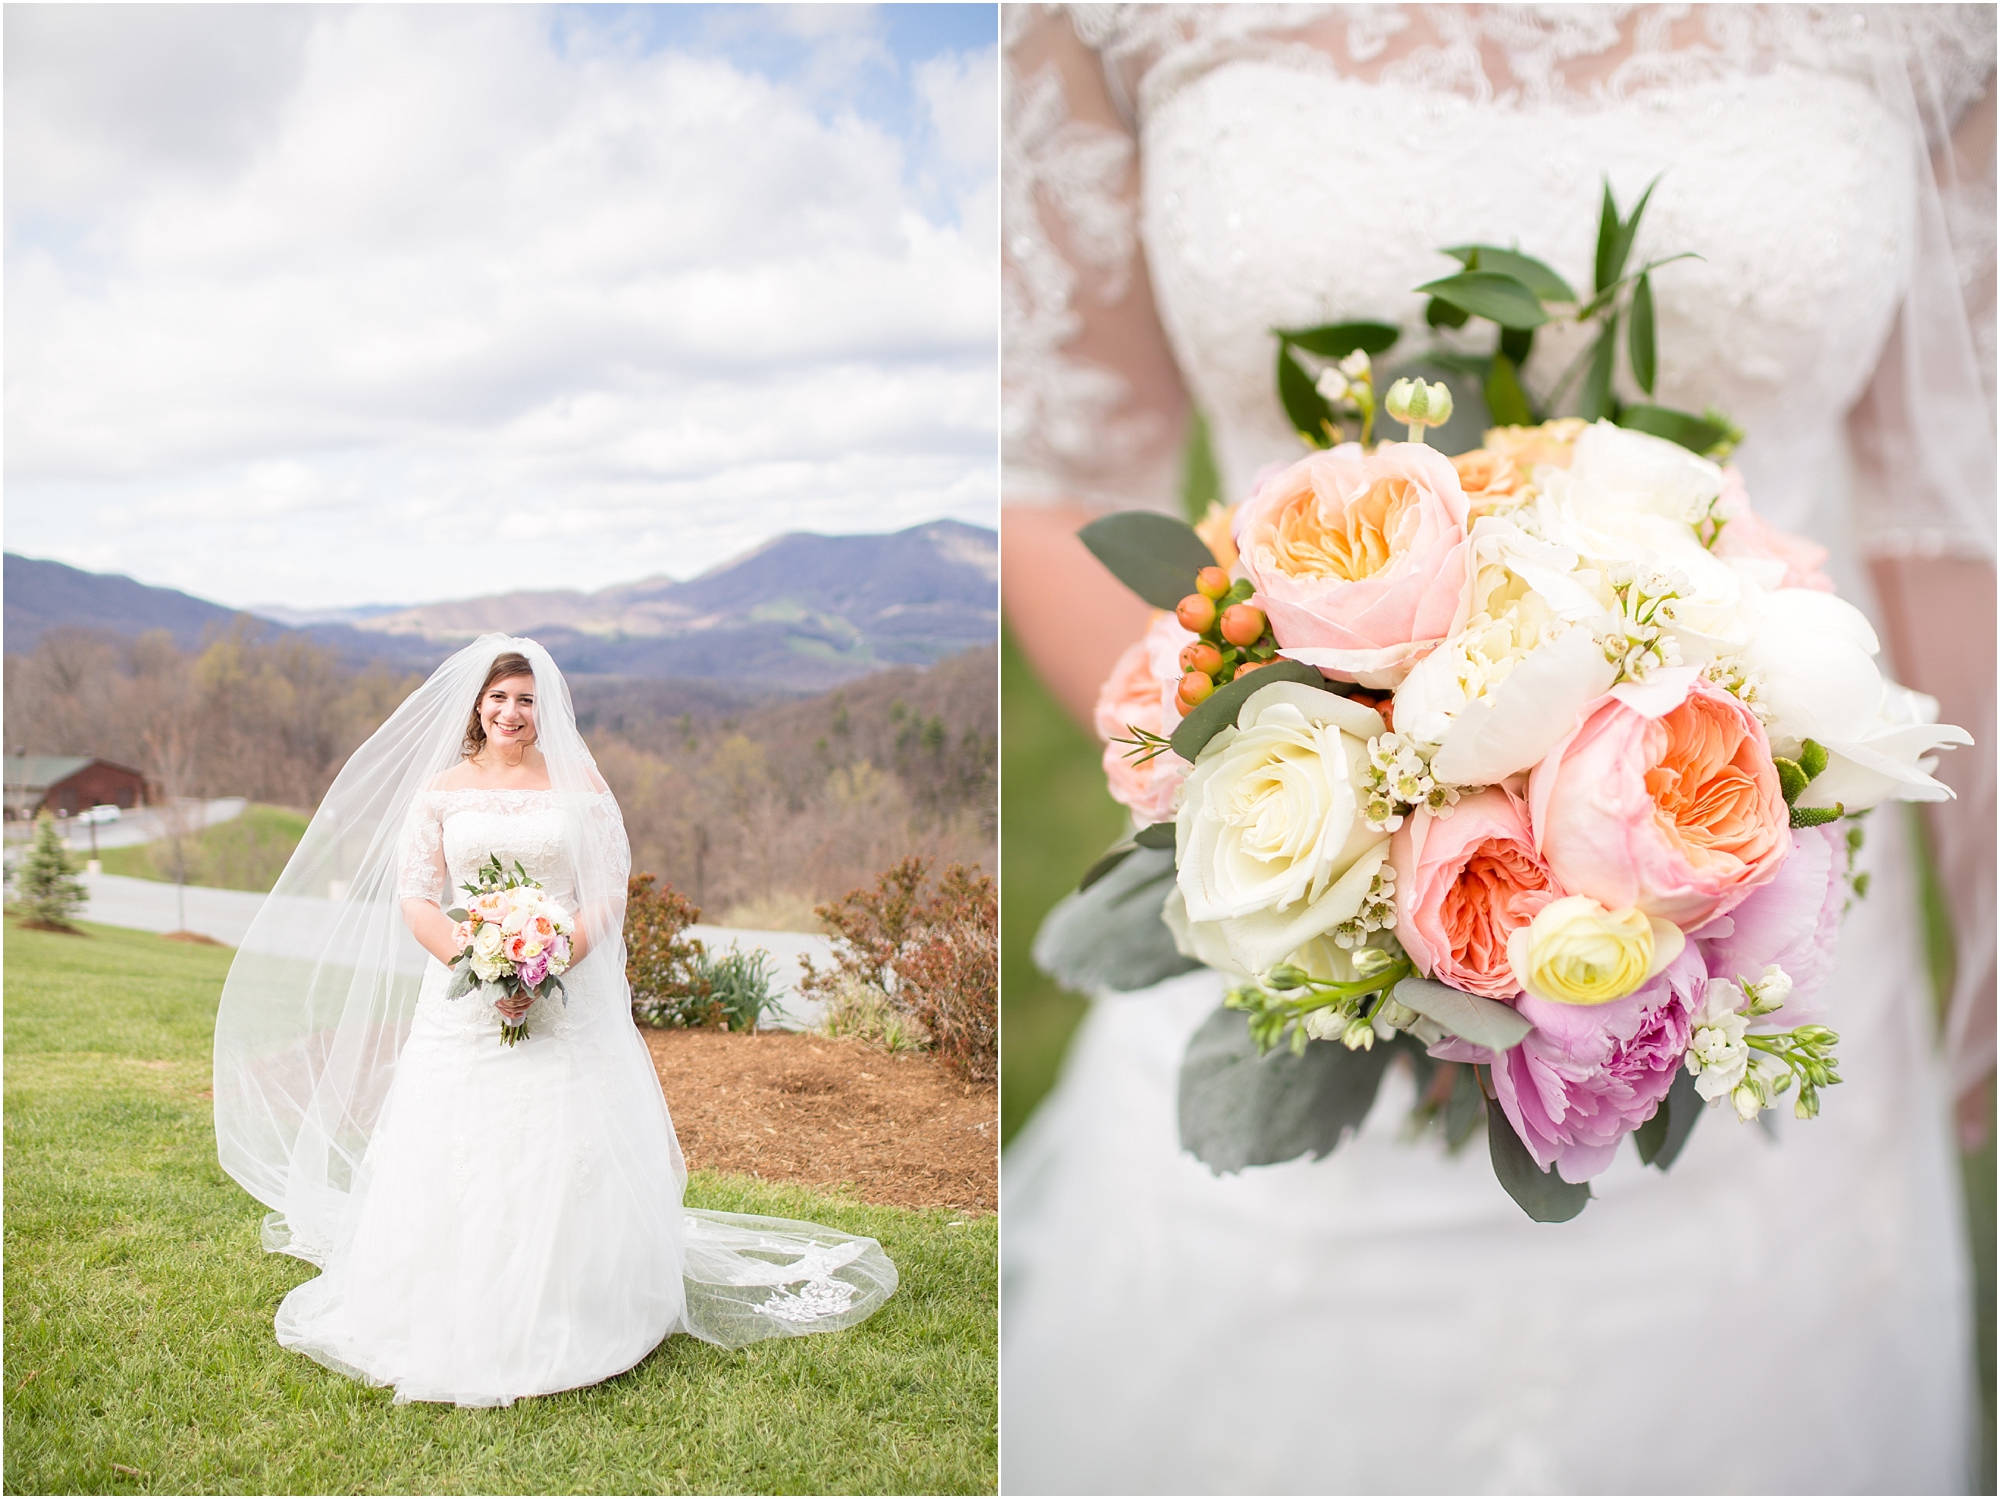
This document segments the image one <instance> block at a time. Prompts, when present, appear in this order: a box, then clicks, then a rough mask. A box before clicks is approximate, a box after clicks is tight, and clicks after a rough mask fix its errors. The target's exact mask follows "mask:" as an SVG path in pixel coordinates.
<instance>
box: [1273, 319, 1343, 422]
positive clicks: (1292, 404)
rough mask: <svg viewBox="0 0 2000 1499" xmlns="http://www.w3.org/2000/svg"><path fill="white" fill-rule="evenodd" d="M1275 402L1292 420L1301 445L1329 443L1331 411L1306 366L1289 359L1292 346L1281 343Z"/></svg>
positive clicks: (1279, 346) (1292, 358)
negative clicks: (1278, 402)
mask: <svg viewBox="0 0 2000 1499" xmlns="http://www.w3.org/2000/svg"><path fill="white" fill-rule="evenodd" d="M1278 399H1279V400H1280V401H1282V402H1283V403H1284V407H1285V415H1286V416H1287V417H1289V418H1291V423H1292V430H1293V431H1295V432H1297V433H1298V434H1299V436H1300V437H1301V438H1302V439H1303V440H1304V441H1306V442H1307V443H1310V444H1311V445H1312V446H1313V447H1316V448H1323V447H1326V446H1327V445H1328V443H1330V442H1331V441H1332V437H1331V435H1330V434H1329V432H1328V426H1329V424H1330V423H1331V422H1332V421H1333V408H1332V407H1331V406H1329V405H1327V403H1326V397H1325V396H1322V395H1321V394H1320V393H1319V388H1318V386H1317V385H1316V384H1315V383H1314V381H1313V377H1312V376H1311V375H1308V374H1307V373H1306V371H1305V366H1304V365H1302V364H1300V363H1299V362H1298V360H1297V359H1295V358H1294V357H1293V356H1292V350H1291V346H1290V345H1289V344H1285V343H1282V342H1281V343H1280V344H1279V345H1278Z"/></svg>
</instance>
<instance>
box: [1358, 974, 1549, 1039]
mask: <svg viewBox="0 0 2000 1499" xmlns="http://www.w3.org/2000/svg"><path fill="white" fill-rule="evenodd" d="M1390 997H1391V998H1392V999H1394V1000H1395V1001H1396V1003H1398V1004H1402V1005H1408V1006H1409V1007H1410V1008H1411V1009H1413V1010H1415V1011H1416V1012H1417V1013H1418V1014H1419V1015H1427V1016H1429V1017H1430V1018H1431V1019H1432V1020H1435V1021H1436V1022H1437V1023H1438V1024H1439V1025H1441V1026H1443V1027H1444V1028H1445V1029H1446V1030H1448V1031H1450V1032H1451V1033H1452V1034H1453V1035H1454V1036H1458V1037H1460V1038H1461V1039H1463V1040H1466V1041H1470V1042H1471V1043H1472V1044H1473V1045H1474V1046H1484V1047H1488V1048H1490V1049H1491V1050H1493V1051H1507V1050H1509V1049H1510V1048H1512V1047H1515V1046H1519V1045H1520V1044H1521V1038H1522V1037H1523V1036H1525V1035H1527V1034H1528V1032H1529V1031H1531V1030H1533V1029H1534V1026H1532V1025H1531V1024H1529V1023H1528V1022H1527V1021H1526V1020H1523V1019H1522V1018H1521V1015H1520V1012H1519V1011H1517V1010H1515V1008H1514V1007H1513V1006H1512V1005H1503V1004H1501V1003H1500V1002H1499V1001H1498V1000H1496V999H1483V998H1481V997H1480V996H1479V995H1477V994H1467V993H1464V992H1463V991H1462V990H1458V989H1454V988H1452V987H1451V986H1450V985H1449V984H1440V983H1438V982H1437V981H1436V980H1434V979H1420V978H1407V979H1404V980H1403V981H1402V982H1401V983H1400V984H1398V985H1396V987H1395V989H1394V990H1392V991H1391V993H1390Z"/></svg>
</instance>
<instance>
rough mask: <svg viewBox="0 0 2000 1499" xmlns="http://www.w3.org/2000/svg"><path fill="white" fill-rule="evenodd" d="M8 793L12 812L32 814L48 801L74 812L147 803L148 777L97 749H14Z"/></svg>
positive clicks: (52, 807)
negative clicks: (29, 752) (82, 752)
mask: <svg viewBox="0 0 2000 1499" xmlns="http://www.w3.org/2000/svg"><path fill="white" fill-rule="evenodd" d="M5 794H6V803H7V815H8V817H10V818H22V819H26V818H32V817H33V816H34V815H35V814H36V813H37V812H39V811H41V810H42V808H44V807H47V808H48V809H49V811H51V812H53V813H55V815H56V816H58V817H74V816H75V815H76V814H77V813H79V812H82V811H84V810H86V809H88V808H90V807H99V806H104V805H106V804H109V805H111V806H114V807H143V806H145V805H146V777H145V776H144V775H142V774H141V773H140V772H138V771H136V770H134V769H132V768H131V767H130V766H129V765H119V764H116V763H115V762H113V761H110V760H100V759H98V758H96V757H95V756H93V755H9V756H7V765H6V791H5Z"/></svg>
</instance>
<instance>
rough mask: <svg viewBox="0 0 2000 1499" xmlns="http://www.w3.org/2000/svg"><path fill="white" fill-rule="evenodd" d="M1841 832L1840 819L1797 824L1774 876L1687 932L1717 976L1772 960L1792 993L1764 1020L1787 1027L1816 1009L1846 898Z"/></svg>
mask: <svg viewBox="0 0 2000 1499" xmlns="http://www.w3.org/2000/svg"><path fill="white" fill-rule="evenodd" d="M1846 875H1847V835H1846V834H1845V833H1844V832H1843V831H1842V830H1841V828H1840V826H1839V825H1838V824H1828V825H1827V826H1825V827H1817V828H1798V829H1795V830H1794V831H1793V833H1792V851H1791V854H1790V856H1789V857H1787V858H1786V860H1785V862H1784V865H1783V866H1782V867H1781V868H1780V869H1779V870H1778V874H1777V877H1776V878H1775V879H1773V880H1772V881H1771V882H1770V883H1769V884H1767V885H1760V886H1758V887H1757V888H1756V889H1755V890H1753V891H1751V892H1750V894H1749V895H1748V896H1747V897H1745V899H1744V900H1743V901H1742V903H1741V904H1739V905H1737V906H1736V907H1735V908H1734V909H1732V910H1731V911H1730V912H1729V913H1728V914H1727V915H1726V916H1718V917H1717V918H1716V919H1715V920H1714V921H1711V922H1709V923H1708V925H1707V926H1704V927H1702V928H1701V929H1700V930H1699V931H1696V932H1694V933H1692V934H1691V935H1692V936H1693V937H1695V938H1696V940H1697V941H1699V942H1700V944H1701V947H1702V950H1703V952H1704V953H1705V954H1706V955H1707V958H1708V971H1709V972H1710V973H1712V974H1714V975H1715V976H1716V977H1717V978H1726V979H1736V980H1738V981H1739V982H1740V981H1742V980H1744V979H1757V978H1761V977H1762V976H1763V973H1764V968H1765V965H1766V964H1769V963H1776V964H1777V965H1778V966H1779V967H1780V968H1782V969H1784V970H1785V976H1786V977H1787V978H1789V979H1790V980H1791V981H1792V993H1791V997H1790V998H1789V999H1787V1000H1786V1001H1785V1004H1784V1008H1783V1009H1782V1010H1780V1011H1778V1012H1777V1013H1776V1016H1775V1018H1774V1019H1773V1020H1772V1021H1771V1022H1770V1023H1771V1024H1773V1025H1776V1026H1779V1027H1781V1028H1784V1029H1789V1028H1790V1027H1792V1026H1794V1025H1804V1024H1806V1023H1807V1022H1808V1021H1810V1020H1812V1019H1814V1018H1815V1017H1816V1016H1817V1015H1818V1014H1819V1013H1820V1007H1819V1006H1817V1005H1815V1004H1813V1003H1812V1000H1813V997H1814V995H1815V993H1816V992H1817V990H1818V989H1819V987H1820V985H1821V984H1823V983H1825V981H1826V976H1827V975H1828V974H1829V973H1831V972H1832V971H1833V962H1834V949H1835V945H1836V943H1837V941H1838V939H1839V937H1840V917H1841V912H1842V911H1843V910H1844V909H1845V908H1846V905H1847V879H1846Z"/></svg>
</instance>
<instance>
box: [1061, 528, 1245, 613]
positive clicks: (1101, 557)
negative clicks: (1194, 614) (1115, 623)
mask: <svg viewBox="0 0 2000 1499" xmlns="http://www.w3.org/2000/svg"><path fill="white" fill-rule="evenodd" d="M1076 534H1077V536H1078V537H1079V538H1080V539H1081V540H1082V542H1083V544H1084V545H1085V546H1087V547H1089V548H1090V551H1091V554H1092V555H1093V556H1094V557H1096V558H1097V560H1098V561H1099V562H1102V563H1103V564H1104V565H1105V566H1106V567H1107V568H1109V569H1110V570H1111V575H1112V576H1113V577H1115V578H1116V579H1117V580H1118V581H1119V582H1121V583H1123V584H1124V585H1125V586H1126V587H1127V588H1129V589H1131V590H1132V591H1133V592H1134V593H1136V594H1138V595H1139V597H1140V598H1142V599H1144V600H1145V601H1146V602H1147V603H1149V604H1151V605H1152V606H1153V607H1154V608H1155V609H1172V608H1173V607H1174V606H1175V605H1176V604H1178V603H1179V602H1180V601H1181V600H1182V599H1184V598H1186V597H1187V596H1188V595H1189V594H1191V593H1193V592H1194V575H1195V574H1196V573H1198V572H1200V571H1201V570H1202V569H1203V568H1204V567H1213V566H1215V554H1214V553H1213V552H1211V551H1210V550H1209V549H1208V545H1207V543H1206V542H1204V541H1203V540H1202V539H1201V538H1200V537H1199V536H1197V535H1195V534H1194V527H1193V526H1190V525H1189V524H1188V523H1187V522H1186V521H1182V520H1175V519H1174V518H1173V517H1172V516H1168V515H1158V514H1155V513H1154V512H1153V511H1150V510H1121V511H1119V512H1118V513H1117V514H1115V515H1106V516H1100V517H1099V518H1098V519H1096V520H1094V521H1092V522H1091V523H1090V524H1089V525H1087V526H1085V527H1084V528H1083V529H1082V530H1081V531H1079V532H1077V533H1076Z"/></svg>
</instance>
